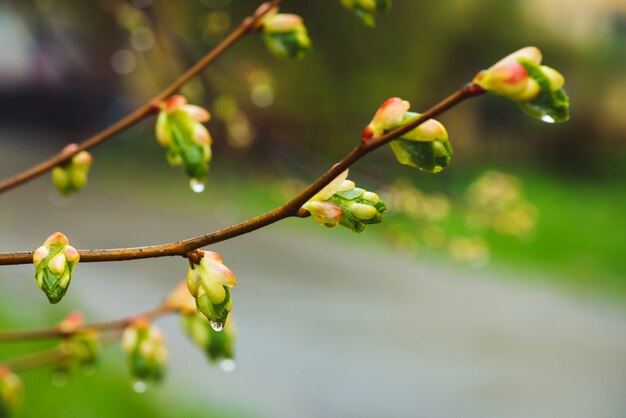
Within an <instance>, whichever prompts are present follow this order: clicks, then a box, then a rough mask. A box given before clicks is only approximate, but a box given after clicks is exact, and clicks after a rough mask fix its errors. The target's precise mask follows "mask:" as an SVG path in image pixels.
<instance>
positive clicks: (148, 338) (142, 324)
mask: <svg viewBox="0 0 626 418" xmlns="http://www.w3.org/2000/svg"><path fill="white" fill-rule="evenodd" d="M122 348H123V349H124V351H125V352H126V354H127V356H128V364H129V367H130V373H131V375H132V376H133V377H134V378H135V379H137V381H140V382H142V381H146V380H154V381H159V380H161V379H162V378H163V375H164V374H165V365H166V363H167V346H166V345H165V336H164V335H163V333H162V332H161V330H160V329H159V328H157V327H156V326H154V325H152V324H150V320H149V319H148V318H146V317H139V318H135V319H134V320H133V321H132V322H131V323H130V324H129V325H128V327H126V329H124V333H123V334H122Z"/></svg>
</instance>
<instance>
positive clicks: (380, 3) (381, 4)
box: [340, 0, 392, 27]
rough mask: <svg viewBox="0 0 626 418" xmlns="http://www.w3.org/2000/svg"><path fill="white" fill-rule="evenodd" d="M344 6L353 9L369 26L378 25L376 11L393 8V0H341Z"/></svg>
mask: <svg viewBox="0 0 626 418" xmlns="http://www.w3.org/2000/svg"><path fill="white" fill-rule="evenodd" d="M340 1H341V4H342V5H343V7H345V8H346V9H348V10H352V11H353V12H354V14H355V15H356V16H357V17H358V18H359V19H361V21H362V22H363V24H365V25H366V26H369V27H374V26H376V13H377V12H383V11H387V10H389V9H391V3H392V1H391V0H340Z"/></svg>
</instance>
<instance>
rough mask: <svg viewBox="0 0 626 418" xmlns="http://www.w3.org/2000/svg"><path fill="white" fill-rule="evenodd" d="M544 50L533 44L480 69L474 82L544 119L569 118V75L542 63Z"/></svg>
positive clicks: (553, 121) (564, 119)
mask: <svg viewBox="0 0 626 418" xmlns="http://www.w3.org/2000/svg"><path fill="white" fill-rule="evenodd" d="M541 58H542V57H541V51H539V49H537V48H535V47H532V46H529V47H526V48H522V49H520V50H519V51H516V52H514V53H512V54H510V55H508V56H506V57H504V58H503V59H501V60H500V61H498V62H497V63H495V64H494V65H493V66H491V67H490V68H488V69H487V70H483V71H481V72H479V73H478V74H477V75H476V77H475V78H474V80H473V82H474V83H475V84H477V85H479V86H480V87H482V88H483V89H485V90H486V91H488V92H491V93H494V94H498V95H500V96H504V97H506V98H508V99H510V100H512V101H514V102H517V103H518V104H519V105H520V107H521V108H522V109H524V111H526V112H527V113H528V114H530V115H531V116H533V117H536V118H538V119H541V120H543V121H544V122H549V123H555V122H565V121H567V120H568V119H569V98H568V97H567V94H566V93H565V90H563V84H564V83H565V79H564V78H563V76H562V75H561V74H560V73H559V72H558V71H557V70H555V69H554V68H551V67H548V66H546V65H541Z"/></svg>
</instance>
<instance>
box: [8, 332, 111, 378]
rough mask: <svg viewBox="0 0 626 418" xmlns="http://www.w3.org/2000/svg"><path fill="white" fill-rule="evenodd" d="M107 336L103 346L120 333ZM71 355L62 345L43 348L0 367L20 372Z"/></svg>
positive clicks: (56, 361) (55, 361)
mask: <svg viewBox="0 0 626 418" xmlns="http://www.w3.org/2000/svg"><path fill="white" fill-rule="evenodd" d="M107 337H108V338H106V339H103V340H102V344H103V345H104V346H107V345H110V344H113V343H116V342H118V341H119V340H120V337H121V333H118V334H116V335H108V336H107ZM71 357H72V353H69V352H67V351H65V350H63V349H62V347H54V348H52V349H49V350H43V351H39V352H36V353H32V354H27V355H24V356H22V357H19V358H15V359H12V360H8V361H5V362H2V363H0V368H2V367H6V368H7V369H9V370H11V371H12V372H14V373H20V372H24V371H27V370H31V369H36V368H38V367H43V366H49V365H52V364H56V363H61V362H63V361H65V360H68V359H70V358H71Z"/></svg>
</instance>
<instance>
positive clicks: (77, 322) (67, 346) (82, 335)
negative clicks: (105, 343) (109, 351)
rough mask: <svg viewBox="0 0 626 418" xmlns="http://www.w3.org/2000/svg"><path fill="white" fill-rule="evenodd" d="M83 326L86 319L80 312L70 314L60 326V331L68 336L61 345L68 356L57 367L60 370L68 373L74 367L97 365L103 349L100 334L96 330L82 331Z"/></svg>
mask: <svg viewBox="0 0 626 418" xmlns="http://www.w3.org/2000/svg"><path fill="white" fill-rule="evenodd" d="M83 325H84V319H83V315H82V314H81V313H80V312H72V313H70V314H69V315H68V316H67V317H66V318H65V319H64V320H63V321H61V323H60V324H59V327H58V329H59V331H61V332H63V333H64V334H65V335H66V337H64V338H63V340H62V341H61V343H60V348H61V351H62V352H63V353H65V354H67V358H66V359H65V360H64V361H62V362H60V363H59V364H58V365H57V369H58V370H60V371H63V372H65V373H67V372H69V371H70V369H72V367H73V366H74V365H78V366H82V367H90V366H94V365H95V363H96V360H97V356H98V353H99V352H100V349H101V348H102V344H101V342H100V334H99V333H98V331H96V330H95V329H91V330H84V331H81V330H80V328H81V327H82V326H83Z"/></svg>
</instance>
